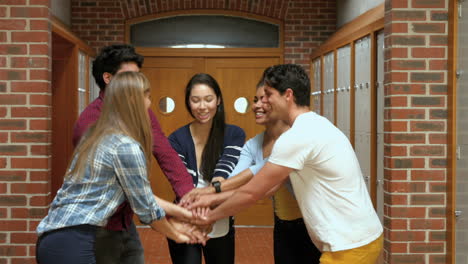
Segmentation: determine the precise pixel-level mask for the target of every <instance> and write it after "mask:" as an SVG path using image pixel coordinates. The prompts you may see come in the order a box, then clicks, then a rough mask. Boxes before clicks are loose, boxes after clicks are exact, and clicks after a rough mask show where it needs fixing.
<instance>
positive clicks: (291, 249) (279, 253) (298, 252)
mask: <svg viewBox="0 0 468 264" xmlns="http://www.w3.org/2000/svg"><path fill="white" fill-rule="evenodd" d="M273 245H274V256H275V264H294V263H310V264H315V263H316V264H319V263H320V256H321V255H322V253H321V252H320V251H319V250H318V249H317V247H315V245H314V243H312V240H310V237H309V234H308V233H307V229H306V226H305V224H304V220H303V219H302V218H299V219H296V220H291V221H287V220H281V219H279V218H278V217H277V216H276V215H275V228H274V231H273Z"/></svg>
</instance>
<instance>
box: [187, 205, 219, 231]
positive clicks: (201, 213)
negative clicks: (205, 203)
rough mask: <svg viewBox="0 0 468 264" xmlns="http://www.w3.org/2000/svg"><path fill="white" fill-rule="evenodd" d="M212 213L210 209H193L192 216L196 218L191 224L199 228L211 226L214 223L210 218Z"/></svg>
mask: <svg viewBox="0 0 468 264" xmlns="http://www.w3.org/2000/svg"><path fill="white" fill-rule="evenodd" d="M210 211H211V209H210V208H208V207H198V208H195V209H193V210H192V215H193V216H194V219H193V220H192V221H191V223H193V224H195V225H198V226H208V225H209V226H211V225H212V224H213V222H214V221H213V220H211V219H210V217H209V213H210ZM210 228H211V227H210Z"/></svg>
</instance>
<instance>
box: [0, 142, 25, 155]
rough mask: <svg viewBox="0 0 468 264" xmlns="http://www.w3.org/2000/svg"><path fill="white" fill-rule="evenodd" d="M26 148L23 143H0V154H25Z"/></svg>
mask: <svg viewBox="0 0 468 264" xmlns="http://www.w3.org/2000/svg"><path fill="white" fill-rule="evenodd" d="M26 155H27V148H26V146H24V145H11V144H8V145H0V156H26Z"/></svg>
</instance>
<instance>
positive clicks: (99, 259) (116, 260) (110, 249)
mask: <svg viewBox="0 0 468 264" xmlns="http://www.w3.org/2000/svg"><path fill="white" fill-rule="evenodd" d="M95 250H96V264H121V263H122V264H144V263H145V258H144V255H143V246H142V245H141V241H140V237H139V236H138V232H137V230H136V227H135V224H134V223H133V221H132V224H131V225H130V227H129V229H128V231H126V230H123V231H112V230H108V229H105V228H99V229H98V230H97V232H96V245H95ZM67 264H68V263H67Z"/></svg>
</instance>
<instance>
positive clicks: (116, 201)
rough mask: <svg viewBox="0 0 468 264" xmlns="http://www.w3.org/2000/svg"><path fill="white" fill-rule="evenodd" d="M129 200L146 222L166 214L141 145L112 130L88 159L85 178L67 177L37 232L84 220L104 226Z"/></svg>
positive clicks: (87, 222)
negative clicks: (153, 186) (91, 157)
mask: <svg viewBox="0 0 468 264" xmlns="http://www.w3.org/2000/svg"><path fill="white" fill-rule="evenodd" d="M75 158H76V157H75ZM73 162H75V160H74V161H73ZM91 166H92V169H91ZM126 200H127V201H128V202H129V203H130V206H131V207H132V209H133V211H134V212H135V214H136V215H137V216H138V217H139V219H140V221H141V222H142V223H144V224H150V223H151V222H153V221H155V220H159V219H161V218H163V217H164V216H165V212H164V210H163V209H162V208H161V207H160V206H159V205H158V204H157V203H156V200H155V198H154V196H153V192H152V190H151V186H150V183H149V180H148V175H147V171H146V158H145V156H144V153H143V151H142V150H141V147H140V145H139V144H138V143H137V142H136V141H135V140H133V139H132V138H130V137H128V136H125V135H119V134H112V135H109V136H107V137H105V138H104V139H103V140H102V141H101V143H100V144H99V146H98V147H97V149H96V154H95V158H94V160H91V159H88V166H87V167H86V171H85V175H84V176H83V178H82V179H80V180H79V181H75V180H73V179H70V177H66V178H65V179H64V183H63V185H62V187H61V188H60V190H59V191H58V192H57V196H56V197H55V199H54V200H53V201H52V204H51V205H50V209H49V213H48V215H47V216H46V217H45V218H44V219H42V221H41V222H40V224H39V226H38V227H37V233H38V234H39V235H40V234H42V233H44V232H47V231H51V230H55V229H59V228H63V227H68V226H75V225H81V224H90V225H96V226H105V225H106V223H107V221H108V219H109V218H110V217H111V216H112V214H113V213H114V212H115V211H116V209H117V207H118V206H119V205H120V204H121V203H122V202H124V201H126Z"/></svg>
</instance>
